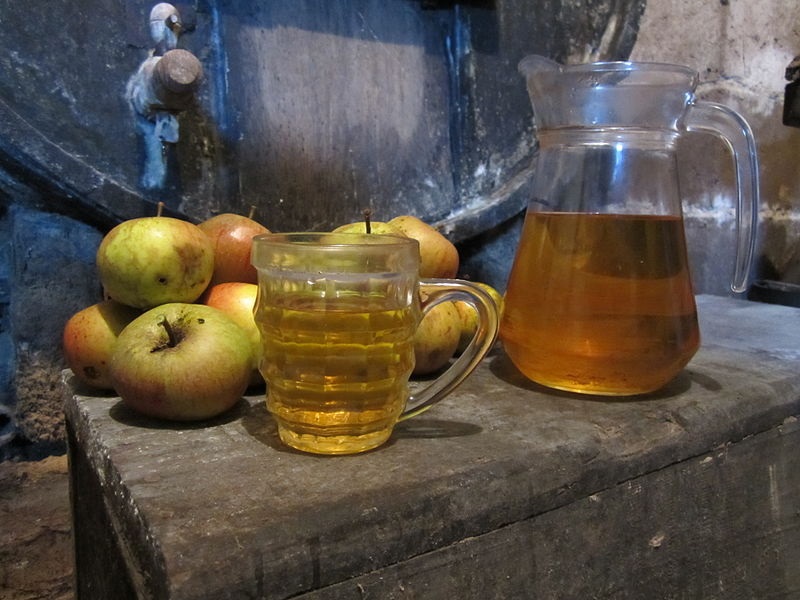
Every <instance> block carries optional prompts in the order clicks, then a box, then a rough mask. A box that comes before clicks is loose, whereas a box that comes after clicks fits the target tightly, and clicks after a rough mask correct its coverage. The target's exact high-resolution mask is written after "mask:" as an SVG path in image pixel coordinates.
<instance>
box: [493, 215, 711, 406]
mask: <svg viewBox="0 0 800 600" xmlns="http://www.w3.org/2000/svg"><path fill="white" fill-rule="evenodd" d="M500 336H501V339H502V340H503V346H504V348H505V350H506V352H507V354H508V356H509V357H510V358H511V360H512V362H513V363H514V364H515V365H516V366H517V368H518V369H519V370H520V371H521V372H522V373H523V374H525V376H527V377H528V378H529V379H531V380H533V381H535V382H538V383H541V384H543V385H546V386H549V387H553V388H557V389H563V390H569V391H575V392H584V393H591V394H605V395H631V394H639V393H645V392H649V391H653V390H656V389H658V388H660V387H661V386H663V385H664V384H666V383H667V382H668V381H669V380H671V379H672V378H673V377H674V376H675V375H677V374H678V372H680V370H681V369H682V368H683V367H684V366H685V365H686V364H687V363H688V362H689V360H690V359H691V357H692V356H693V355H694V353H695V352H696V351H697V348H698V346H699V344H700V334H699V329H698V325H697V312H696V306H695V301H694V294H693V291H692V285H691V278H690V275H689V270H688V266H687V257H686V245H685V239H684V231H683V222H682V220H681V219H680V217H670V216H649V215H647V216H642V215H606V214H579V213H547V212H529V213H528V215H527V217H526V221H525V225H524V227H523V231H522V237H521V241H520V247H519V250H518V253H517V257H516V259H515V263H514V267H513V269H512V274H511V278H510V281H509V284H508V289H507V292H506V299H505V308H504V312H503V318H502V322H501V326H500Z"/></svg>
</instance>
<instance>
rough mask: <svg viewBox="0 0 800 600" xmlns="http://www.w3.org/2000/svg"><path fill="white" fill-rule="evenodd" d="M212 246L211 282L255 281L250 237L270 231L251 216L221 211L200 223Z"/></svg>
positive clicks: (213, 283) (251, 239)
mask: <svg viewBox="0 0 800 600" xmlns="http://www.w3.org/2000/svg"><path fill="white" fill-rule="evenodd" d="M198 227H199V228H200V229H201V230H202V231H203V233H205V234H206V235H207V236H208V237H209V239H210V240H211V243H212V245H213V247H214V273H213V275H212V277H211V284H210V285H215V284H217V283H225V282H228V281H240V282H243V283H256V282H257V274H256V269H255V267H254V266H253V265H252V264H250V252H251V249H252V247H253V237H254V236H257V235H260V234H262V233H270V231H269V229H267V228H266V227H264V226H263V225H262V224H261V223H259V222H257V221H254V220H253V219H252V218H250V217H245V216H244V215H237V214H234V213H222V214H219V215H216V216H214V217H211V218H210V219H207V220H205V221H203V222H202V223H200V224H199V225H198Z"/></svg>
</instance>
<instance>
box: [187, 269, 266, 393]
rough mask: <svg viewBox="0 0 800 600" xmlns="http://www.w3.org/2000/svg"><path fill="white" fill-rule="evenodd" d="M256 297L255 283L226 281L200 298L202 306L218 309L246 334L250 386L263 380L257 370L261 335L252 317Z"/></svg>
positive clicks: (261, 353)
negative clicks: (250, 353)
mask: <svg viewBox="0 0 800 600" xmlns="http://www.w3.org/2000/svg"><path fill="white" fill-rule="evenodd" d="M257 295H258V286H257V285H256V284H255V283H242V282H238V281H228V282H225V283H218V284H216V285H212V286H209V288H208V289H207V290H206V291H205V292H204V293H203V295H202V296H201V297H200V301H201V302H202V303H203V304H205V305H207V306H213V307H214V308H218V309H219V310H221V311H222V312H224V313H225V314H226V315H228V316H229V317H230V318H231V319H233V320H234V321H235V322H236V324H237V325H239V327H241V328H242V329H244V331H245V332H246V333H247V337H248V338H249V339H250V345H251V346H252V348H253V377H252V378H251V380H250V384H251V385H260V384H263V383H264V378H263V377H262V376H261V373H260V372H259V370H258V367H259V364H260V363H261V357H262V356H263V354H264V349H263V348H262V347H261V334H260V333H259V331H258V326H257V325H256V320H255V318H254V316H253V308H254V307H255V304H256V296H257Z"/></svg>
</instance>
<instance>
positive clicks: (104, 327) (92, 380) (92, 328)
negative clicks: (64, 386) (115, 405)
mask: <svg viewBox="0 0 800 600" xmlns="http://www.w3.org/2000/svg"><path fill="white" fill-rule="evenodd" d="M140 314H141V312H140V311H139V310H137V309H135V308H132V307H130V306H126V305H124V304H120V303H119V302H115V301H114V300H104V301H102V302H98V303H97V304H93V305H91V306H88V307H86V308H84V309H83V310H80V311H78V312H76V313H75V314H74V315H72V316H71V317H70V318H69V319H68V320H67V323H66V324H65V325H64V332H63V335H62V349H63V352H64V360H65V361H66V363H67V366H68V367H69V368H70V369H72V372H73V373H74V374H75V377H77V378H78V380H80V381H82V382H83V383H85V384H86V385H88V386H90V387H93V388H95V389H100V390H110V389H113V386H112V385H111V379H110V378H109V376H108V362H109V360H110V359H111V351H112V350H113V348H114V344H115V343H116V342H117V337H118V336H119V334H120V332H121V331H122V330H123V329H124V328H125V326H126V325H127V324H128V323H130V322H131V321H133V320H134V319H135V318H136V317H138V316H139V315H140Z"/></svg>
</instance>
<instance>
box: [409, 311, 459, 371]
mask: <svg viewBox="0 0 800 600" xmlns="http://www.w3.org/2000/svg"><path fill="white" fill-rule="evenodd" d="M460 338H461V319H460V317H459V316H458V311H457V310H456V307H455V304H454V303H453V302H450V301H445V302H441V303H439V304H437V305H436V306H434V307H433V308H431V309H430V310H429V311H428V312H426V313H425V315H424V316H423V317H422V321H421V322H420V324H419V327H417V331H416V333H415V334H414V361H415V364H414V371H413V374H414V375H427V374H430V373H434V372H436V371H439V370H440V369H442V368H443V367H444V366H445V365H447V364H448V363H449V362H450V359H451V358H452V357H453V355H454V354H455V351H456V347H457V346H458V341H459V339H460Z"/></svg>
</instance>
